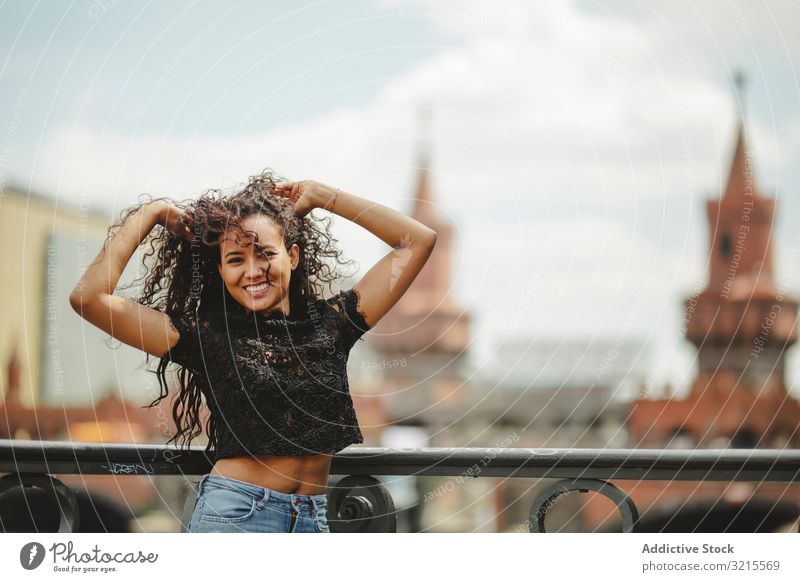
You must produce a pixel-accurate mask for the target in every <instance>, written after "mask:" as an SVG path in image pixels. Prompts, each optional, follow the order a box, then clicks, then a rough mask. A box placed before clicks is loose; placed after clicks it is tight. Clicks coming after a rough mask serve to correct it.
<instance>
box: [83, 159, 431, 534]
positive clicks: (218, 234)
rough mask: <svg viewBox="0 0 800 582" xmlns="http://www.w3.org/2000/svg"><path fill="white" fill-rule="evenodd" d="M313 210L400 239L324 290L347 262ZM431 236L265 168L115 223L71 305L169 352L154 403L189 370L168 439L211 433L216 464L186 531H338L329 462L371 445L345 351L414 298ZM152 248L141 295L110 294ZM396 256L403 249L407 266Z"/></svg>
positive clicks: (140, 209)
mask: <svg viewBox="0 0 800 582" xmlns="http://www.w3.org/2000/svg"><path fill="white" fill-rule="evenodd" d="M315 208H320V209H326V210H330V211H331V212H335V213H336V214H338V215H339V216H342V217H344V218H347V219H349V220H352V221H353V222H355V223H356V224H359V225H361V226H362V227H364V228H366V229H367V230H369V231H370V232H372V233H373V234H375V235H376V236H378V237H379V238H380V239H381V240H383V241H384V242H386V243H387V244H388V245H389V246H391V247H392V250H390V251H389V253H388V254H387V255H386V256H385V257H384V258H383V259H382V260H380V261H379V262H378V263H376V264H375V265H374V266H373V267H372V268H371V269H370V270H369V272H368V273H367V274H366V275H365V276H364V277H363V278H362V279H361V280H360V281H359V282H358V283H357V284H356V285H355V286H354V287H353V288H351V289H347V290H342V291H339V292H338V293H336V294H334V295H333V296H332V297H330V298H328V299H324V298H323V297H322V293H323V290H324V286H325V285H330V284H332V283H333V282H335V281H336V279H337V278H338V277H339V273H338V271H337V266H338V265H340V264H346V261H343V260H342V258H341V251H340V250H339V249H337V248H336V241H335V240H334V239H333V237H332V236H331V233H330V231H329V227H330V220H329V219H327V217H324V218H323V219H318V218H316V217H314V216H311V215H309V213H310V211H311V210H313V209H315ZM157 225H161V226H162V227H164V228H160V229H157V228H155V227H156V226H157ZM435 242H436V233H435V232H433V231H432V230H431V229H429V228H427V227H426V226H424V225H422V224H420V223H419V222H417V221H415V220H413V219H411V218H409V217H407V216H405V215H403V214H400V213H399V212H396V211H394V210H392V209H389V208H387V207H385V206H382V205H380V204H376V203H374V202H371V201H369V200H366V199H364V198H359V197H357V196H354V195H352V194H348V193H346V192H342V191H341V190H338V189H334V188H331V187H329V186H326V185H324V184H321V183H319V182H314V181H310V180H305V181H302V182H287V183H284V184H277V183H276V182H275V181H274V178H273V175H272V173H271V172H268V171H267V172H264V173H262V174H260V175H258V176H253V177H252V178H251V179H250V181H249V183H248V184H247V186H245V188H244V189H242V190H241V191H240V192H238V193H236V194H234V195H232V196H229V197H228V196H223V195H221V194H220V192H219V191H216V190H211V191H208V192H206V193H205V194H203V195H201V196H200V197H199V198H197V199H196V200H191V201H188V202H184V203H182V204H176V203H174V202H171V201H167V200H164V199H161V200H155V201H153V202H149V203H145V204H141V205H139V206H137V207H134V208H131V209H129V210H128V211H127V212H126V213H125V215H124V216H123V218H122V220H121V221H120V223H118V224H117V225H115V226H113V227H112V228H111V229H110V231H109V237H108V239H107V240H106V244H105V246H104V248H103V250H102V251H101V252H100V254H99V255H98V257H97V259H95V261H94V262H93V263H92V264H91V265H90V266H89V268H88V269H87V270H86V272H85V273H84V275H83V277H82V278H81V281H80V282H79V283H78V285H77V286H76V287H75V290H74V291H73V293H72V295H71V296H70V302H71V304H72V306H73V308H74V309H75V310H76V311H77V312H78V313H79V314H80V315H81V316H82V317H84V318H85V319H87V320H88V321H90V322H91V323H93V324H94V325H96V326H97V327H99V328H101V329H103V330H105V331H107V332H108V333H110V334H111V335H113V336H114V337H116V338H117V339H119V340H120V341H123V342H125V343H128V344H130V345H132V346H135V347H138V348H139V349H142V350H143V351H145V352H147V353H149V354H152V355H155V356H157V357H159V358H160V361H159V364H158V367H157V370H156V373H157V374H158V378H159V383H160V385H161V394H160V396H159V398H157V399H156V400H155V401H153V402H152V403H151V406H153V405H155V404H157V403H158V402H159V401H160V400H162V399H163V398H166V397H167V395H168V384H167V370H168V368H169V366H170V365H177V366H179V367H180V373H179V374H176V375H175V377H176V379H177V382H178V394H177V398H176V401H175V404H174V406H173V418H174V421H175V425H176V427H177V432H176V434H175V435H174V436H173V437H172V438H171V439H170V440H169V441H168V442H172V441H178V440H180V441H181V443H182V444H185V445H186V446H188V445H189V444H190V443H191V441H192V439H193V438H194V437H196V436H198V435H199V434H201V433H202V431H203V428H205V432H206V433H207V435H208V447H207V449H206V451H207V452H210V453H211V454H212V457H213V461H214V463H213V468H212V470H211V473H209V474H207V475H206V476H205V477H204V478H203V480H202V481H201V486H200V491H199V496H198V500H197V504H196V506H195V511H194V514H193V517H192V522H191V524H190V528H189V531H198V532H199V531H204V532H205V531H295V532H301V531H309V532H312V531H313V532H327V531H329V530H328V528H327V521H326V518H325V507H326V503H325V491H326V488H327V483H328V475H329V471H330V463H331V459H332V456H333V455H334V454H335V453H337V452H338V451H340V450H342V449H343V448H345V447H347V446H348V445H351V444H355V443H360V442H363V440H364V439H363V436H362V434H361V431H360V428H359V425H358V420H357V418H356V414H355V410H354V407H353V401H352V398H351V396H350V391H349V386H348V379H347V359H348V355H349V353H350V350H351V349H352V347H353V346H354V345H355V343H356V341H358V340H359V339H360V338H361V336H362V335H363V334H364V333H365V332H367V331H368V330H369V329H370V328H371V327H373V326H374V325H375V324H376V323H377V322H378V321H379V320H380V319H381V317H383V315H384V314H385V313H386V312H387V311H388V310H389V309H391V307H392V306H393V305H394V304H395V303H396V302H397V301H398V300H399V299H400V297H401V296H402V295H403V294H404V293H405V292H406V290H407V289H408V287H409V286H410V284H411V283H412V281H413V280H414V279H415V278H416V276H417V274H418V273H419V271H420V270H421V269H422V267H423V265H424V264H425V262H426V261H427V260H428V257H429V256H430V253H431V251H432V249H433V246H434V244H435ZM142 243H145V244H146V245H147V247H148V250H147V252H146V253H145V255H146V256H145V264H146V265H148V266H149V270H148V271H147V273H146V275H145V281H144V288H143V292H142V295H141V296H140V297H139V298H138V300H137V301H131V300H127V299H124V298H122V297H119V296H117V295H114V291H115V289H116V286H117V282H118V280H119V277H120V275H121V273H122V271H123V270H124V268H125V265H126V264H127V262H128V261H129V260H130V258H131V256H132V255H133V253H134V252H135V250H136V248H137V247H138V246H139V245H140V244H142ZM398 249H402V252H403V253H404V257H407V260H406V261H405V264H404V268H403V269H402V270H401V271H400V272H399V273H398V272H397V269H396V268H394V266H393V263H394V257H395V256H396V253H397V250H398ZM330 259H333V262H334V263H335V264H333V265H331V264H330ZM204 407H205V408H207V409H208V411H209V413H210V414H209V418H208V422H207V423H206V426H205V427H202V426H201V422H200V418H201V409H203V408H204ZM283 516H287V519H286V520H284V519H283Z"/></svg>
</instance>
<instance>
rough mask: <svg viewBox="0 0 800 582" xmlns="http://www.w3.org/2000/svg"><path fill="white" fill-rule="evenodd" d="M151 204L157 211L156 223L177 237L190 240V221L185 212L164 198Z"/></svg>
mask: <svg viewBox="0 0 800 582" xmlns="http://www.w3.org/2000/svg"><path fill="white" fill-rule="evenodd" d="M152 205H153V206H154V210H155V212H156V213H157V214H156V216H157V221H158V224H160V225H161V226H163V227H164V228H166V229H167V230H168V231H170V232H171V233H172V234H174V235H175V236H177V237H178V238H182V239H184V240H188V241H191V240H192V229H191V223H192V221H191V217H190V216H189V215H188V214H187V213H186V212H184V211H183V210H181V209H180V208H178V207H177V206H174V205H172V204H169V203H168V202H166V201H164V200H156V201H155V202H153V203H152Z"/></svg>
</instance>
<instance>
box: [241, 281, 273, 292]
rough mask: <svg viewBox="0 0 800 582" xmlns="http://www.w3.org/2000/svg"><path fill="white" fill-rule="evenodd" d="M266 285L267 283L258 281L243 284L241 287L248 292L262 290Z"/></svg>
mask: <svg viewBox="0 0 800 582" xmlns="http://www.w3.org/2000/svg"><path fill="white" fill-rule="evenodd" d="M267 287H269V285H268V284H267V283H259V284H258V285H245V286H244V287H243V289H244V290H245V291H249V292H250V293H257V292H259V291H263V290H264V289H266V288H267Z"/></svg>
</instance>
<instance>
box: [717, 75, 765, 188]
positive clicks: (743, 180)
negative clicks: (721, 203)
mask: <svg viewBox="0 0 800 582" xmlns="http://www.w3.org/2000/svg"><path fill="white" fill-rule="evenodd" d="M746 80H747V79H746V77H745V74H744V73H743V72H742V71H737V72H736V73H734V75H733V83H734V86H735V93H734V97H735V100H736V103H737V106H738V111H739V115H738V120H737V125H736V134H737V135H736V148H735V149H734V152H733V158H732V160H731V166H730V172H729V173H728V183H727V185H726V186H725V194H724V196H723V198H727V199H734V198H745V197H756V196H758V192H757V191H756V186H755V177H754V172H753V159H752V156H751V155H750V152H749V150H748V147H747V131H746V129H745V120H744V99H743V95H744V86H745V84H746Z"/></svg>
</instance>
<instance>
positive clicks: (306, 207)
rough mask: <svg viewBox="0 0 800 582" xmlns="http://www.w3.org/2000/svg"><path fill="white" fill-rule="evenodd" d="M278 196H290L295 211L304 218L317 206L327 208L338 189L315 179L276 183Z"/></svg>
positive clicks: (275, 190)
mask: <svg viewBox="0 0 800 582" xmlns="http://www.w3.org/2000/svg"><path fill="white" fill-rule="evenodd" d="M274 192H275V194H276V195H277V196H283V197H284V198H288V199H289V200H291V201H292V203H293V204H294V213H295V215H296V216H298V217H300V218H302V217H303V216H305V215H306V214H308V213H309V212H311V211H312V210H313V209H315V208H325V207H326V205H327V204H329V203H330V201H331V199H332V198H333V197H334V196H335V195H336V189H335V188H331V187H330V186H326V185H325V184H322V183H320V182H315V181H314V180H301V181H300V182H283V183H281V184H276V185H275V189H274Z"/></svg>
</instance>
